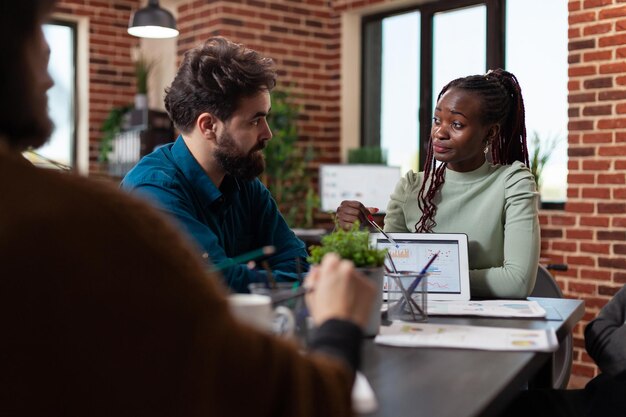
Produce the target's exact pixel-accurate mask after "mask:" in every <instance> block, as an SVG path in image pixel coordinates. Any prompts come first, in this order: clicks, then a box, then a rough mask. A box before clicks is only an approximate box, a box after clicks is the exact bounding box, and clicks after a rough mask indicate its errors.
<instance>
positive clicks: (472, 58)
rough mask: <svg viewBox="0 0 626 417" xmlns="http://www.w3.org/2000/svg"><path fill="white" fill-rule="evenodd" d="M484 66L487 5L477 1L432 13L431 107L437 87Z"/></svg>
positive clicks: (485, 60)
mask: <svg viewBox="0 0 626 417" xmlns="http://www.w3.org/2000/svg"><path fill="white" fill-rule="evenodd" d="M486 66H487V7H486V6H485V5H478V6H472V7H465V8H462V9H454V10H450V11H446V12H440V13H436V14H435V15H434V17H433V103H432V104H433V109H434V108H435V103H436V102H437V95H438V94H439V92H440V91H441V88H442V87H443V86H444V85H446V84H447V83H448V82H450V81H452V80H453V79H455V78H459V77H464V76H466V75H472V74H483V73H485V72H486Z"/></svg>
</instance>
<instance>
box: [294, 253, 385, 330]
mask: <svg viewBox="0 0 626 417" xmlns="http://www.w3.org/2000/svg"><path fill="white" fill-rule="evenodd" d="M305 285H306V286H307V287H308V288H309V290H310V291H309V292H308V294H307V296H306V303H307V306H308V308H309V312H310V313H311V317H312V318H313V321H314V322H315V324H316V325H317V326H319V325H321V324H322V323H324V322H325V321H326V320H330V319H341V320H348V321H351V322H353V323H355V324H357V325H358V326H360V327H361V328H365V326H366V324H367V321H368V318H369V313H370V311H371V309H372V306H373V304H374V297H375V295H376V288H375V287H374V284H372V283H371V282H370V281H369V280H368V279H367V277H365V275H363V274H361V273H360V272H358V271H357V270H356V269H355V268H354V264H353V263H352V262H351V261H346V260H341V259H340V258H339V256H337V255H336V254H334V253H329V254H326V255H325V256H324V258H323V259H322V262H321V264H320V265H319V266H316V267H314V268H313V269H312V270H311V272H310V273H309V275H308V276H307V279H306V282H305Z"/></svg>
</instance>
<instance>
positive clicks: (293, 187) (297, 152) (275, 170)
mask: <svg viewBox="0 0 626 417" xmlns="http://www.w3.org/2000/svg"><path fill="white" fill-rule="evenodd" d="M298 113H299V109H298V107H297V106H296V105H294V104H293V103H292V102H291V101H290V100H289V97H288V93H287V92H286V91H280V90H275V91H274V92H272V111H271V112H270V114H269V116H268V123H269V125H270V128H271V129H272V133H273V139H272V140H270V141H269V142H268V144H267V147H266V148H265V172H264V173H263V175H262V178H261V179H262V180H263V182H264V183H265V185H267V188H268V189H269V190H270V192H271V193H272V196H273V197H274V199H275V200H276V203H277V204H278V206H279V207H280V210H281V212H282V213H283V215H284V217H285V220H286V221H287V224H288V225H289V226H290V227H305V228H311V227H313V213H314V210H315V209H317V208H318V207H319V197H318V196H317V194H316V193H315V191H314V190H313V185H312V184H311V181H310V179H309V178H310V176H309V175H308V174H307V165H308V164H309V162H310V161H312V160H313V158H314V152H313V148H312V147H311V146H308V147H302V146H300V145H299V144H298V130H297V125H296V123H297V120H298Z"/></svg>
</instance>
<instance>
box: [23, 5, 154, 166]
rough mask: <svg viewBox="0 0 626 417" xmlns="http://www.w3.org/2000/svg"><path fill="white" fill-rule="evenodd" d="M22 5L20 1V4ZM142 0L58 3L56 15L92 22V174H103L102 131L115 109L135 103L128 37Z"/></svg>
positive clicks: (131, 40)
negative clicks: (132, 20)
mask: <svg viewBox="0 0 626 417" xmlns="http://www.w3.org/2000/svg"><path fill="white" fill-rule="evenodd" d="M17 1H19V0H17ZM144 3H145V2H144V1H140V0H59V3H58V6H57V8H56V12H58V13H63V14H69V15H73V16H86V17H88V18H89V173H90V174H100V173H102V172H103V168H102V166H101V164H100V163H98V155H99V153H100V139H101V137H102V133H101V132H100V127H101V126H102V122H103V120H104V119H105V118H106V116H107V114H108V113H109V111H110V110H111V108H112V107H116V106H122V105H127V104H130V103H132V102H133V97H134V95H135V76H134V70H133V63H132V60H131V47H135V46H137V45H138V44H139V42H138V40H137V39H138V38H134V37H132V36H130V35H128V34H127V33H126V29H127V27H128V21H129V19H130V14H131V11H134V10H136V9H137V8H138V6H139V5H140V4H142V5H143V4H144Z"/></svg>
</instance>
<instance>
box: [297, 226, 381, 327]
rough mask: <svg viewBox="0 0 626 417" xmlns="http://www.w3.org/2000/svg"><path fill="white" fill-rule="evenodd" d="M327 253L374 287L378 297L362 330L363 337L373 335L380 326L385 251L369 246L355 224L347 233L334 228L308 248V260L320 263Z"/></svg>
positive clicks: (366, 233) (367, 235) (363, 233)
mask: <svg viewBox="0 0 626 417" xmlns="http://www.w3.org/2000/svg"><path fill="white" fill-rule="evenodd" d="M329 252H334V253H336V254H338V255H339V256H340V257H341V258H342V259H348V260H351V261H352V262H354V266H355V267H356V268H357V269H358V270H359V271H361V272H362V273H363V274H364V275H366V276H367V277H368V278H369V279H370V280H371V281H372V282H373V283H374V285H376V288H377V292H378V296H377V297H376V300H375V301H376V302H375V304H374V306H373V307H372V314H371V316H370V320H369V322H368V324H367V328H366V329H365V335H366V336H376V335H377V334H378V329H379V327H380V309H381V306H382V302H383V296H382V294H383V277H384V271H383V264H384V263H385V256H386V254H387V249H377V248H374V247H372V246H371V244H370V238H369V233H368V232H367V231H366V230H360V229H359V223H358V222H355V223H354V224H353V225H352V228H351V229H349V230H344V229H342V228H341V227H336V228H335V231H334V232H332V233H330V234H328V235H326V236H324V237H323V238H322V240H321V244H320V245H319V246H318V245H314V246H311V247H310V253H311V256H309V258H308V259H307V260H308V261H309V263H311V264H319V263H320V262H321V260H322V258H323V257H324V255H326V254H327V253H329Z"/></svg>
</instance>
